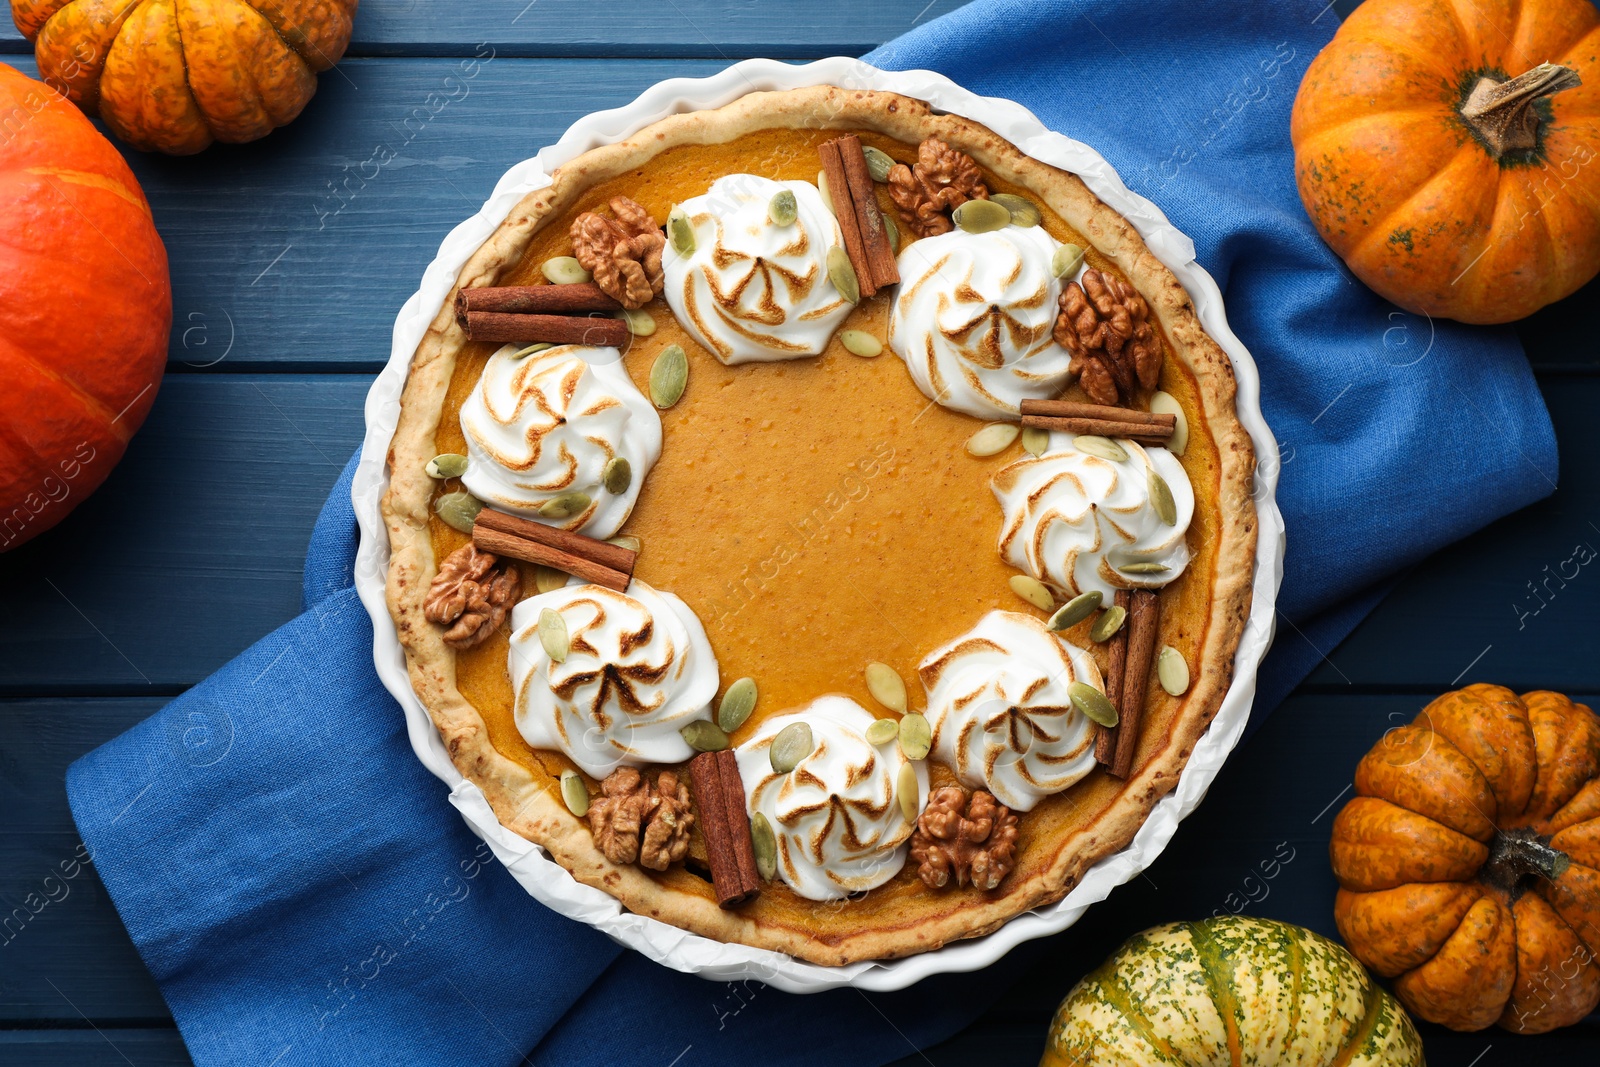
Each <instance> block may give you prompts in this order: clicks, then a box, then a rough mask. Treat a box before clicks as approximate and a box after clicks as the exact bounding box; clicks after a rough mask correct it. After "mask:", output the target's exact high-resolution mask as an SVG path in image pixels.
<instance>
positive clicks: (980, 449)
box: [967, 422, 1022, 457]
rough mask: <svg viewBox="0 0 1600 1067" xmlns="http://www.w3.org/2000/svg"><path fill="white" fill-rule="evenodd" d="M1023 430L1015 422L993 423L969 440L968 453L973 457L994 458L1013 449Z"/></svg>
mask: <svg viewBox="0 0 1600 1067" xmlns="http://www.w3.org/2000/svg"><path fill="white" fill-rule="evenodd" d="M1021 432H1022V431H1021V429H1020V428H1019V427H1018V426H1017V424H1016V423H1014V422H991V423H989V425H987V426H985V427H983V429H981V430H979V431H978V432H977V433H975V434H973V435H972V436H971V437H969V438H967V453H968V454H969V455H973V456H979V457H982V456H993V455H998V454H999V453H1001V452H1004V451H1005V450H1006V449H1008V448H1010V447H1011V442H1013V441H1015V440H1016V439H1017V434H1019V433H1021Z"/></svg>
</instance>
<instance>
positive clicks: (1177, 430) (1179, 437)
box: [1150, 392, 1189, 456]
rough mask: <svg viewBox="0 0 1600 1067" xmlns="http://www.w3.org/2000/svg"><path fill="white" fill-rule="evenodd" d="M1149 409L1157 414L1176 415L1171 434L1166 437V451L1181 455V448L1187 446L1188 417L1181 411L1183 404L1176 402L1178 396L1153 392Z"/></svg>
mask: <svg viewBox="0 0 1600 1067" xmlns="http://www.w3.org/2000/svg"><path fill="white" fill-rule="evenodd" d="M1150 410H1151V411H1153V412H1155V413H1156V414H1158V415H1175V416H1177V423H1176V424H1175V425H1174V426H1173V427H1172V436H1171V437H1169V438H1167V451H1168V452H1171V453H1172V454H1173V455H1174V456H1181V455H1183V450H1184V449H1186V448H1188V447H1189V417H1188V416H1187V415H1185V414H1184V413H1183V405H1181V404H1179V403H1178V398H1177V397H1175V396H1173V395H1172V394H1171V393H1166V392H1158V393H1155V394H1153V395H1152V396H1151V397H1150Z"/></svg>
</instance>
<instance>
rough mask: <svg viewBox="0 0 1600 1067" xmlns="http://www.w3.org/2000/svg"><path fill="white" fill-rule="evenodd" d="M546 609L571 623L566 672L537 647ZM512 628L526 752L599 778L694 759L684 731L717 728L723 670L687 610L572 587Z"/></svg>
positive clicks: (536, 601)
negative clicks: (714, 705)
mask: <svg viewBox="0 0 1600 1067" xmlns="http://www.w3.org/2000/svg"><path fill="white" fill-rule="evenodd" d="M545 608H550V609H552V610H554V611H556V612H559V613H560V615H561V618H562V620H563V621H564V622H565V623H566V627H567V635H568V640H569V645H570V648H569V650H568V652H567V655H566V658H565V659H563V660H562V661H561V662H560V663H556V662H553V661H552V660H551V658H550V654H549V653H548V652H547V651H545V648H544V645H543V644H542V643H541V641H540V640H539V633H538V627H539V615H540V613H541V612H542V611H543V610H544V609H545ZM511 627H512V632H511V651H510V655H509V661H510V667H511V681H512V687H513V692H514V693H515V696H516V707H515V714H516V723H517V729H518V731H519V732H521V734H522V736H523V739H524V740H526V741H527V742H528V744H530V745H532V746H533V747H534V748H543V749H559V750H560V751H562V752H565V753H566V754H567V756H568V757H569V758H570V759H571V760H572V762H573V763H576V764H577V765H578V766H579V767H581V768H582V769H583V771H584V772H585V773H586V774H589V775H590V776H592V777H595V778H604V777H605V776H606V775H608V774H610V773H611V772H612V771H614V770H616V769H617V768H618V767H620V766H623V765H624V764H626V765H628V766H634V767H637V766H640V765H642V764H647V763H682V762H684V761H685V760H687V759H689V758H690V757H692V756H693V755H694V751H693V750H692V749H691V748H690V747H689V743H688V742H687V741H685V740H684V739H683V737H682V736H681V735H680V734H679V733H678V731H679V730H681V729H683V727H684V726H685V725H687V724H688V723H689V722H690V721H692V720H694V719H706V718H710V707H711V698H712V697H714V696H716V694H717V660H716V655H715V654H714V653H713V652H712V650H711V642H710V640H708V639H707V637H706V632H705V629H704V627H702V626H701V625H700V620H699V618H698V617H696V616H695V613H694V612H693V611H692V610H690V608H689V606H688V605H687V604H685V603H684V602H683V601H682V600H679V599H678V598H677V597H675V596H673V595H672V594H671V593H663V592H660V591H658V590H655V589H652V588H650V587H649V586H648V585H645V584H644V583H643V582H641V581H639V580H637V579H635V580H634V581H633V582H631V583H630V584H629V585H628V591H627V592H626V593H618V592H614V591H612V590H610V589H607V588H605V587H604V586H599V585H588V584H582V583H578V582H576V581H573V582H570V583H568V584H567V585H565V586H563V587H562V588H560V589H553V590H551V591H550V592H548V593H540V594H539V595H538V596H534V597H529V598H528V599H527V600H524V601H522V602H521V603H519V604H518V605H517V606H516V607H515V608H513V609H512V610H511Z"/></svg>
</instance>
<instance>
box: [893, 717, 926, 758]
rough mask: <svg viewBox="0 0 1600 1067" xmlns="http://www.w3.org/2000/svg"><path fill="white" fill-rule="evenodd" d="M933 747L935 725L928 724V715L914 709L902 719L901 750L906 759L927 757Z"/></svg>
mask: <svg viewBox="0 0 1600 1067" xmlns="http://www.w3.org/2000/svg"><path fill="white" fill-rule="evenodd" d="M932 747H933V727H932V726H930V725H928V718H927V716H926V715H923V714H921V713H919V712H915V711H913V712H912V713H911V714H910V715H907V716H906V717H905V718H903V719H901V720H900V751H901V752H903V753H904V754H905V757H906V759H909V760H924V759H927V758H928V750H929V749H930V748H932Z"/></svg>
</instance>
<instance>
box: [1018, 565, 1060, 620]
mask: <svg viewBox="0 0 1600 1067" xmlns="http://www.w3.org/2000/svg"><path fill="white" fill-rule="evenodd" d="M1011 591H1012V592H1013V593H1015V594H1017V595H1018V596H1019V597H1021V598H1022V599H1023V600H1026V601H1027V602H1028V603H1030V604H1032V605H1033V606H1034V607H1036V608H1038V609H1039V610H1040V611H1052V612H1053V611H1055V610H1056V598H1055V597H1054V596H1052V595H1051V594H1050V589H1049V587H1047V586H1046V585H1045V584H1044V583H1043V582H1041V581H1040V580H1039V579H1037V578H1034V577H1032V576H1030V575H1026V574H1013V575H1012V576H1011Z"/></svg>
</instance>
